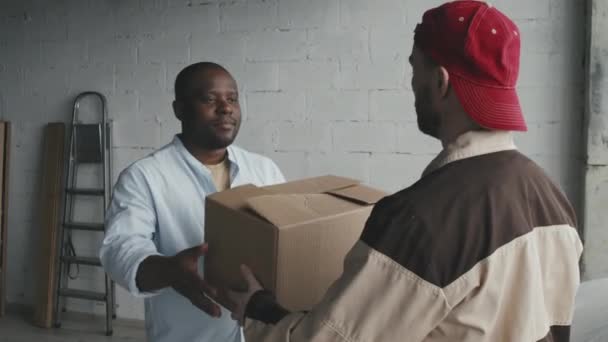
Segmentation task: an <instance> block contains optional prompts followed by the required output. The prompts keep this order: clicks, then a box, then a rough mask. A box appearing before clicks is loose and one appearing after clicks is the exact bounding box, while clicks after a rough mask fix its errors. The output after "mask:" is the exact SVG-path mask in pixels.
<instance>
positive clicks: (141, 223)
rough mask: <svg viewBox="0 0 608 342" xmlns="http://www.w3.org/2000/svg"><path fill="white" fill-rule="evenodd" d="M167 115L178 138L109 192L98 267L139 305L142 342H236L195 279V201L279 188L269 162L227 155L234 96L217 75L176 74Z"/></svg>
mask: <svg viewBox="0 0 608 342" xmlns="http://www.w3.org/2000/svg"><path fill="white" fill-rule="evenodd" d="M173 110H174V112H175V116H176V117H177V119H179V120H180V121H181V125H182V133H181V134H178V135H176V136H175V138H174V139H173V142H171V143H170V144H168V145H166V146H165V147H163V148H161V149H160V150H158V151H156V152H154V153H152V154H151V155H149V156H148V157H146V158H144V159H141V160H139V161H137V162H135V163H134V164H132V165H131V166H129V167H128V168H127V169H125V170H124V171H123V172H122V173H121V175H120V177H119V179H118V182H117V183H116V186H115V188H114V193H113V197H112V202H111V204H110V207H109V209H108V213H107V216H106V230H107V233H106V236H105V239H104V242H103V246H102V248H101V251H100V256H101V260H102V263H103V265H104V268H105V270H106V271H107V272H108V274H109V275H110V276H111V277H112V279H114V280H115V281H116V282H117V283H118V284H119V285H121V286H123V287H124V288H126V289H127V290H128V291H129V292H131V293H132V294H134V295H135V296H139V297H144V298H145V308H146V330H147V335H148V340H149V341H152V342H181V341H184V342H224V341H227V342H235V341H241V340H242V334H241V330H240V328H239V326H238V324H237V323H236V322H235V321H233V320H232V319H231V318H230V314H229V313H228V312H227V311H225V309H223V308H220V307H219V306H218V305H217V304H215V302H214V301H212V300H211V299H210V297H211V298H212V297H215V295H216V293H215V292H214V290H213V289H212V288H211V286H209V285H208V284H207V283H206V282H205V281H204V279H202V277H201V275H200V273H199V266H198V265H199V259H200V257H202V256H204V254H205V253H206V251H207V246H206V245H204V244H203V242H204V240H205V236H204V219H205V197H206V196H208V195H209V194H212V193H214V192H216V191H218V190H220V191H221V190H224V189H226V188H229V187H233V186H238V185H243V184H248V183H250V184H255V185H258V186H264V185H271V184H276V183H281V182H284V181H285V180H284V177H283V175H282V174H281V171H280V170H279V168H278V167H277V166H276V164H275V163H274V162H273V161H271V160H270V159H268V158H266V157H263V156H260V155H257V154H254V153H251V152H247V151H245V150H243V149H241V148H239V147H236V146H234V145H232V143H233V141H234V139H235V138H236V136H237V133H238V131H239V127H240V123H241V111H240V106H239V99H238V89H237V85H236V82H235V80H234V79H233V77H232V76H231V75H230V73H229V72H228V71H226V69H224V68H223V67H221V66H220V65H217V64H214V63H208V62H203V63H197V64H193V65H190V66H188V67H186V68H185V69H184V70H182V71H181V72H180V73H179V75H178V76H177V79H176V81H175V101H174V102H173ZM212 248H221V246H213V247H212Z"/></svg>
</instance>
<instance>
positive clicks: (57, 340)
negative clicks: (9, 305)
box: [0, 313, 146, 342]
mask: <svg viewBox="0 0 608 342" xmlns="http://www.w3.org/2000/svg"><path fill="white" fill-rule="evenodd" d="M29 317H31V315H26V314H22V313H9V314H8V315H6V316H5V317H2V318H0V342H112V341H122V342H127V341H129V342H143V341H145V340H146V338H145V331H144V325H143V322H135V321H121V320H115V321H114V335H113V336H111V337H108V336H105V321H104V318H103V317H97V316H90V315H82V314H73V313H67V314H65V316H64V317H65V320H64V321H63V322H62V328H60V329H42V328H38V327H35V326H33V325H32V324H31V323H30V318H29Z"/></svg>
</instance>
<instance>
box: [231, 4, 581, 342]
mask: <svg viewBox="0 0 608 342" xmlns="http://www.w3.org/2000/svg"><path fill="white" fill-rule="evenodd" d="M414 42H415V43H414V48H413V51H412V55H411V57H410V63H411V64H412V67H413V69H414V72H413V77H412V88H413V90H414V95H415V98H416V113H417V116H418V124H419V127H420V130H421V131H422V132H423V133H426V134H429V135H431V136H433V137H435V138H437V139H439V140H441V142H442V143H443V147H444V149H443V151H442V152H441V153H440V154H439V155H438V156H437V158H436V159H435V160H434V161H433V162H432V163H431V164H430V165H429V166H428V167H427V169H426V170H425V171H424V174H423V176H422V178H421V179H420V180H419V181H418V182H416V183H415V184H414V185H412V186H411V187H409V188H407V189H405V190H402V191H400V192H398V193H396V194H394V195H392V196H389V197H387V198H385V199H383V200H382V201H381V202H380V203H378V204H377V205H376V207H375V208H374V210H373V212H372V214H371V216H370V218H369V219H368V222H367V224H366V227H365V230H364V232H363V234H362V236H361V239H360V240H359V241H358V242H357V244H356V245H355V246H354V247H353V249H352V250H351V252H350V253H349V254H348V256H347V258H346V259H345V262H344V273H343V274H342V276H341V277H340V278H339V279H338V280H337V281H336V282H335V284H334V285H333V286H332V287H331V288H330V289H329V291H328V292H327V294H326V295H325V297H324V298H323V299H322V301H321V302H320V303H319V304H318V305H317V306H316V307H315V308H313V310H312V311H310V312H308V313H289V312H287V311H286V310H284V309H283V308H281V307H280V306H279V305H278V304H277V303H276V302H275V301H274V299H273V297H272V294H270V293H269V292H267V291H264V290H262V287H261V286H260V284H259V283H258V282H257V281H256V280H255V277H254V276H253V274H252V272H251V271H250V270H249V269H248V268H246V267H243V275H244V277H245V279H246V280H247V281H248V283H249V291H248V292H246V293H232V294H231V297H232V300H233V301H234V302H235V306H234V307H233V318H235V319H238V320H240V321H241V322H242V323H245V326H246V336H247V337H248V340H249V341H313V342H314V341H318V342H321V341H322V342H325V341H368V342H383V341H386V342H391V341H501V342H504V341H512V342H533V341H559V342H561V341H568V340H569V335H570V329H569V325H570V323H571V320H572V313H573V307H574V297H575V292H576V289H577V287H578V284H579V267H578V261H579V258H580V255H581V251H582V244H581V242H580V239H579V236H578V233H577V230H576V218H575V214H574V211H573V210H572V206H571V205H570V203H569V202H568V200H567V199H566V197H565V196H564V194H563V193H562V192H561V191H560V190H559V189H558V187H557V186H555V185H554V184H553V182H551V180H550V179H549V178H548V177H547V175H546V174H545V173H544V172H543V171H542V170H541V169H540V168H539V167H538V166H537V165H536V164H534V162H532V161H531V160H530V159H528V158H526V157H525V156H523V155H522V154H521V153H519V152H518V151H517V150H516V148H515V145H514V143H513V138H512V135H511V133H510V131H525V130H526V124H525V122H524V118H523V115H522V112H521V108H520V105H519V101H518V98H517V94H516V91H515V85H516V81H517V77H518V72H519V53H520V36H519V31H518V29H517V27H516V26H515V24H514V23H513V22H512V21H511V20H510V19H509V18H507V17H506V16H505V15H504V14H502V13H501V12H499V11H498V10H497V9H495V8H493V7H492V6H491V5H489V4H487V3H484V2H479V1H453V2H449V3H447V4H444V5H443V6H440V7H437V8H434V9H431V10H429V11H427V12H426V13H425V14H424V17H423V20H422V23H421V24H419V25H418V27H417V28H416V32H415V39H414Z"/></svg>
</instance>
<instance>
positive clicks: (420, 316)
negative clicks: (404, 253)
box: [245, 241, 450, 342]
mask: <svg viewBox="0 0 608 342" xmlns="http://www.w3.org/2000/svg"><path fill="white" fill-rule="evenodd" d="M255 297H257V298H255ZM255 297H254V298H252V303H251V302H250V305H249V306H248V308H247V309H248V313H247V316H248V317H255V320H254V319H248V320H247V322H246V324H245V336H246V338H247V340H248V341H254V342H255V341H268V342H288V341H294V342H295V341H298V342H305V341H306V342H329V341H370V342H372V341H422V340H423V339H424V338H425V337H426V336H427V335H428V334H429V333H430V332H431V331H432V330H433V329H434V328H435V327H436V326H437V325H438V324H439V322H440V321H441V320H442V319H443V318H444V317H445V316H446V315H447V314H448V312H449V311H450V307H449V305H448V302H447V300H446V298H445V295H444V293H443V291H442V289H440V288H438V287H437V286H434V285H433V284H430V283H428V282H426V281H424V280H423V279H421V278H419V277H418V276H416V275H415V274H414V273H412V272H410V271H408V270H407V269H405V268H404V267H402V266H401V265H400V264H398V263H396V262H395V261H393V260H392V259H390V258H389V257H387V256H386V255H383V254H381V253H379V252H378V251H376V250H374V249H373V248H370V246H369V245H367V244H366V243H365V242H363V241H359V242H357V244H356V245H355V246H354V248H353V249H352V250H351V251H350V253H349V254H348V256H347V257H346V259H345V263H344V272H343V274H342V276H341V277H340V278H339V279H338V280H337V281H336V282H335V283H334V284H333V285H332V287H331V288H330V289H329V290H328V292H327V293H326V295H325V297H324V298H323V299H322V301H321V302H320V303H319V304H318V305H317V306H316V307H314V308H313V309H312V310H311V311H310V312H308V313H302V312H300V313H291V314H289V313H287V312H285V311H283V312H281V308H280V307H278V306H277V305H276V304H273V303H272V299H271V298H269V297H268V296H264V295H258V296H255ZM256 300H257V301H258V302H257V303H256V302H255V301H256ZM256 307H257V308H258V309H257V312H252V311H256V310H255V309H254V308H256Z"/></svg>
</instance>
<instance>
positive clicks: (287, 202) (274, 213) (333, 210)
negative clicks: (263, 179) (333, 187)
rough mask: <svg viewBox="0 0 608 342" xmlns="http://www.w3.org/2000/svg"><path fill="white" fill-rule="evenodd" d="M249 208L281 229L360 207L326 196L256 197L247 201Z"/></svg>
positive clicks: (359, 206) (350, 202)
mask: <svg viewBox="0 0 608 342" xmlns="http://www.w3.org/2000/svg"><path fill="white" fill-rule="evenodd" d="M247 203H248V205H249V208H250V209H251V210H253V211H255V212H256V213H257V214H258V215H260V216H262V217H263V218H265V219H266V220H268V221H270V222H271V223H272V224H274V225H275V226H277V227H279V228H281V227H286V226H290V225H294V224H299V223H303V222H311V221H315V220H321V219H324V218H327V217H331V216H335V215H339V214H343V213H348V212H350V211H352V210H356V209H359V208H361V205H359V204H357V203H354V202H352V201H349V200H344V199H341V198H337V197H334V196H332V195H328V194H290V195H269V196H258V197H254V198H250V199H249V200H247Z"/></svg>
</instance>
